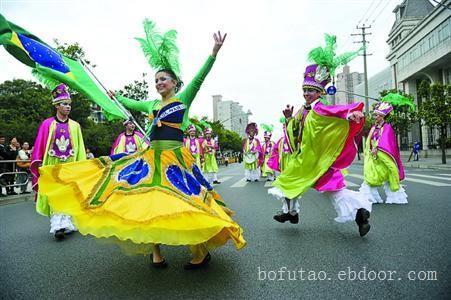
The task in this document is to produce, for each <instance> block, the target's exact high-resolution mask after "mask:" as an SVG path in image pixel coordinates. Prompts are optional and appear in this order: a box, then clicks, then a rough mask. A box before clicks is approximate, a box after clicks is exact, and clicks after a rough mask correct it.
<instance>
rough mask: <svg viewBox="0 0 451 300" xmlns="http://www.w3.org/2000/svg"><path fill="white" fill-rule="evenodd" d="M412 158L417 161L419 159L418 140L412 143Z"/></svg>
mask: <svg viewBox="0 0 451 300" xmlns="http://www.w3.org/2000/svg"><path fill="white" fill-rule="evenodd" d="M413 160H414V161H419V160H420V142H419V141H416V142H415V144H413Z"/></svg>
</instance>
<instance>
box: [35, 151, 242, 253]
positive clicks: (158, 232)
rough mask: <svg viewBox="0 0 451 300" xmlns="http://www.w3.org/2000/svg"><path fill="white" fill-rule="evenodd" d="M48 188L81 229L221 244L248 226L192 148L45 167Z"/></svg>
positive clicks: (135, 238)
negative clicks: (232, 213) (237, 217)
mask: <svg viewBox="0 0 451 300" xmlns="http://www.w3.org/2000/svg"><path fill="white" fill-rule="evenodd" d="M40 172H41V177H40V184H41V187H42V188H41V193H43V194H45V195H46V196H47V197H48V201H49V204H50V206H51V208H52V209H53V211H54V212H55V213H64V214H67V215H70V216H71V217H72V220H73V222H74V223H75V225H76V226H77V228H78V230H79V231H80V233H82V234H84V235H87V234H90V235H93V236H95V237H98V238H108V237H116V238H117V239H119V240H120V241H131V242H133V243H135V244H152V243H158V244H165V245H197V244H201V243H204V244H205V245H206V246H207V247H208V248H214V247H218V246H221V245H223V244H225V243H226V242H227V241H228V240H232V241H233V242H234V244H235V246H236V248H237V249H240V248H242V247H244V246H245V244H246V241H245V240H244V238H243V230H242V229H241V227H240V226H239V225H238V224H237V223H236V222H234V221H233V220H232V219H231V218H230V216H229V215H228V214H227V213H226V212H230V211H229V210H228V209H227V208H225V207H224V206H223V205H224V204H223V202H222V200H221V197H220V196H219V195H218V194H217V193H216V192H215V191H214V190H213V189H212V187H211V186H210V184H209V183H208V182H207V181H206V180H205V178H204V177H203V175H202V173H201V171H200V170H199V167H198V166H197V165H196V164H195V163H194V158H193V157H192V155H191V154H190V152H189V150H187V149H186V148H184V147H180V148H177V149H174V150H154V149H147V150H144V151H142V152H139V153H135V154H132V155H128V156H125V155H124V154H118V155H113V156H111V157H101V158H98V159H92V160H86V161H82V162H74V163H68V164H62V165H56V166H46V167H43V168H41V169H40Z"/></svg>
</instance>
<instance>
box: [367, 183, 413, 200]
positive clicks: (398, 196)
mask: <svg viewBox="0 0 451 300" xmlns="http://www.w3.org/2000/svg"><path fill="white" fill-rule="evenodd" d="M359 190H360V193H361V194H362V195H365V196H366V197H368V198H369V199H370V201H371V202H373V203H384V200H383V199H382V198H381V196H380V195H379V192H378V190H377V187H371V186H369V185H368V184H367V183H366V182H363V183H362V186H361V187H360V189H359ZM384 191H385V194H386V195H387V200H386V201H385V203H387V204H407V203H408V201H407V194H406V191H405V190H404V188H403V187H402V186H400V187H399V190H397V191H395V192H393V191H392V190H391V189H390V185H389V184H388V183H387V182H385V183H384Z"/></svg>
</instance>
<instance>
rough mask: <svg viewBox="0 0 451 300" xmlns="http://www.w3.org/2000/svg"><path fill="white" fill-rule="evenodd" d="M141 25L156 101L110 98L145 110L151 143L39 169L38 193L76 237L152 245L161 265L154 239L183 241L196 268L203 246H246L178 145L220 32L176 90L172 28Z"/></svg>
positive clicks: (205, 258) (204, 257) (205, 251)
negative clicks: (198, 67) (69, 219)
mask: <svg viewBox="0 0 451 300" xmlns="http://www.w3.org/2000/svg"><path fill="white" fill-rule="evenodd" d="M144 26H145V32H146V35H147V36H146V38H145V39H138V41H139V42H140V43H141V46H142V48H143V50H144V53H145V54H146V56H148V59H149V63H150V64H151V66H152V67H153V68H155V69H157V70H158V71H157V73H156V74H155V85H156V89H157V91H158V93H159V94H160V95H161V98H162V99H161V100H154V101H135V100H131V99H127V98H124V97H121V96H119V95H116V96H117V98H118V100H119V101H120V102H121V103H122V104H124V105H125V106H126V107H128V108H130V109H133V110H137V111H141V112H146V113H148V114H149V118H150V120H151V122H152V126H151V127H150V140H151V147H150V148H149V149H147V150H143V151H141V152H136V153H134V154H132V155H126V154H117V155H112V156H109V157H101V158H98V159H93V160H88V161H84V162H79V163H69V164H65V165H58V166H48V167H43V168H41V177H40V185H41V192H42V193H44V194H45V195H46V196H47V197H48V201H49V203H50V205H51V207H52V209H53V210H54V211H56V212H61V213H66V214H68V215H70V216H72V218H73V220H74V222H75V224H76V226H77V227H78V229H79V231H80V233H82V234H91V235H93V236H95V237H98V238H102V237H105V238H107V237H114V238H117V239H119V240H120V241H122V242H124V244H125V243H128V244H130V241H131V242H132V243H133V245H135V246H137V247H136V249H137V248H138V246H141V247H140V248H141V249H143V248H147V249H148V251H149V252H150V249H151V248H152V253H153V256H152V264H153V266H155V267H166V266H167V263H166V260H165V259H164V258H163V256H161V253H160V248H159V246H158V245H159V244H164V245H174V246H176V245H187V246H189V248H190V250H191V252H192V254H193V258H192V260H191V261H190V262H189V263H188V264H186V265H185V269H196V268H200V267H202V266H205V265H206V264H207V263H208V262H209V260H210V254H209V250H210V249H212V248H215V247H218V246H222V245H224V244H225V243H226V242H227V241H228V240H232V241H233V242H234V244H235V246H236V248H237V249H240V248H242V247H244V246H245V244H246V241H245V240H244V238H243V235H242V233H243V231H242V229H241V227H240V226H239V225H238V224H237V223H236V222H234V221H233V220H232V219H231V218H230V215H231V214H232V213H231V211H230V210H228V209H227V208H226V207H225V206H224V204H223V202H222V200H221V198H220V196H219V195H218V194H217V193H216V192H215V191H214V190H213V188H212V187H211V185H210V184H209V183H208V181H207V180H206V179H205V178H204V177H203V175H202V173H201V171H200V168H199V166H197V165H196V162H195V159H194V158H193V156H192V155H191V153H190V151H189V150H188V149H186V148H185V147H183V130H184V129H186V127H187V126H188V112H189V107H190V105H191V103H192V101H193V99H194V97H195V95H196V93H197V92H198V90H199V88H200V86H201V84H202V82H203V80H204V79H205V77H206V76H207V74H208V72H209V71H210V69H211V67H212V66H213V63H214V61H215V58H216V55H217V53H218V51H219V50H220V48H221V46H222V44H223V42H224V40H225V37H226V35H224V36H222V35H221V33H220V32H218V33H217V34H216V33H215V34H214V40H215V44H214V47H213V52H212V54H211V56H209V57H208V59H207V61H206V63H205V64H204V66H203V67H202V69H201V70H200V72H199V73H198V74H197V75H196V76H195V78H194V79H193V81H192V82H191V83H190V84H189V85H188V86H187V87H186V89H184V90H183V91H182V92H180V93H178V89H179V88H180V86H181V80H180V77H179V67H178V62H177V55H176V54H177V53H178V49H177V48H176V46H175V36H176V33H175V31H169V32H167V33H166V34H165V35H164V36H165V39H163V36H162V35H160V34H158V33H156V31H155V28H154V27H155V25H154V23H153V22H151V21H148V20H146V21H145V22H144ZM164 43H168V44H164ZM161 49H165V50H166V52H165V51H160V50H161ZM168 49H169V53H168ZM110 96H112V95H111V92H110ZM63 195H64V197H63ZM136 251H137V252H138V250H136ZM149 252H147V253H149Z"/></svg>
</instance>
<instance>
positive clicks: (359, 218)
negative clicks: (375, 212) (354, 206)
mask: <svg viewBox="0 0 451 300" xmlns="http://www.w3.org/2000/svg"><path fill="white" fill-rule="evenodd" d="M369 218H370V212H369V211H368V210H366V209H364V208H359V209H358V210H357V214H356V216H355V222H356V223H357V225H358V226H359V234H360V236H365V235H366V234H367V233H368V232H369V231H370V229H371V225H370V224H369V222H368V219H369Z"/></svg>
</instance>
